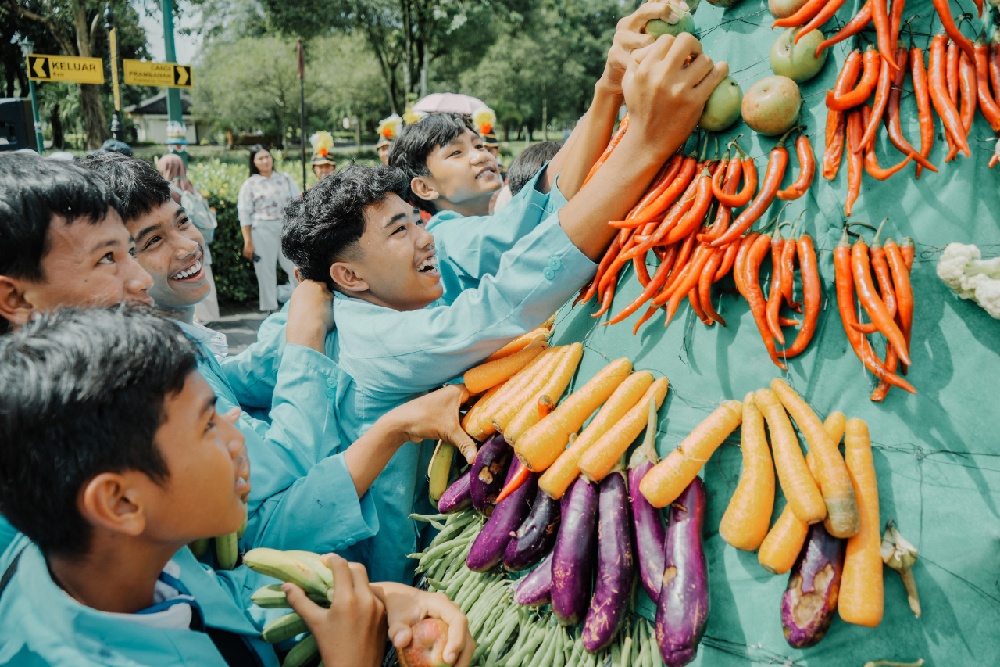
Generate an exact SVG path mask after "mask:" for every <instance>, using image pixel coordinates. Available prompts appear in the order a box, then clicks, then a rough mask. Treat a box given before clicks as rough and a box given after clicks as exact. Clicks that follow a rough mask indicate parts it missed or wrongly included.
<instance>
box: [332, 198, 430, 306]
mask: <svg viewBox="0 0 1000 667" xmlns="http://www.w3.org/2000/svg"><path fill="white" fill-rule="evenodd" d="M358 246H359V247H358V250H357V251H356V257H354V258H352V259H350V260H346V261H343V262H336V263H334V265H333V266H332V267H331V269H330V274H331V276H332V277H333V279H334V281H335V282H338V283H340V284H341V286H342V287H346V288H347V290H346V291H347V293H349V294H350V293H351V292H352V291H356V292H358V296H359V297H360V298H364V299H365V300H367V301H371V302H372V303H377V304H379V305H382V306H386V307H389V308H392V309H393V310H417V309H420V308H423V307H424V306H426V305H428V304H429V303H431V302H433V301H435V300H437V299H438V298H440V296H441V294H442V293H443V292H444V289H443V288H442V287H441V273H440V271H438V268H437V257H436V255H435V253H434V237H433V236H431V235H430V233H429V232H428V231H427V230H426V229H424V226H423V223H422V222H420V216H419V214H418V213H417V212H416V211H414V210H413V207H412V206H410V205H409V204H407V203H406V202H404V201H403V200H402V199H400V198H399V196H397V195H395V194H390V195H388V196H387V197H386V198H385V199H384V200H382V201H381V202H378V203H375V204H371V205H369V206H368V207H367V208H366V209H365V231H364V234H362V236H361V238H360V239H359V240H358ZM338 266H339V267H342V268H344V267H346V269H348V270H349V271H350V273H351V274H352V275H353V276H354V277H355V278H356V282H355V283H354V284H353V285H345V284H344V281H343V280H342V274H341V272H340V271H338Z"/></svg>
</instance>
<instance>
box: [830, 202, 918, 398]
mask: <svg viewBox="0 0 1000 667" xmlns="http://www.w3.org/2000/svg"><path fill="white" fill-rule="evenodd" d="M884 224H885V223H884V222H883V226H884ZM881 232H882V227H879V229H878V231H877V232H876V233H875V238H874V240H873V242H872V245H871V247H869V246H868V245H867V244H866V243H865V241H864V239H863V238H861V237H860V236H859V237H858V240H857V241H856V242H855V243H854V245H853V246H851V244H850V241H849V237H848V230H847V229H845V230H844V234H843V236H842V237H841V240H840V243H839V244H838V245H837V248H836V250H835V251H834V253H833V266H834V277H835V281H836V289H837V306H838V308H839V310H840V319H841V322H842V323H843V325H844V332H845V333H846V334H847V339H848V341H850V343H851V347H852V348H853V349H854V352H855V353H856V354H857V355H858V357H859V358H860V359H861V362H862V363H863V364H864V365H865V368H867V369H868V370H869V371H871V372H872V374H874V375H875V377H877V378H878V379H879V384H878V386H877V387H876V388H875V390H874V391H873V392H872V395H871V400H873V401H876V402H879V401H882V400H883V399H885V396H886V394H887V393H888V391H889V389H890V388H891V387H899V388H900V389H905V390H906V391H908V392H910V393H913V394H915V393H917V390H916V389H914V387H913V385H911V384H910V383H909V382H907V381H906V380H904V379H903V378H901V377H900V376H899V375H897V374H896V370H897V368H898V367H899V364H900V363H902V364H903V372H904V373H905V372H906V370H907V368H908V366H909V365H910V354H909V346H910V334H911V332H912V329H913V289H912V287H911V286H910V271H911V270H912V268H913V260H914V255H915V248H914V246H913V241H912V240H911V239H909V238H905V239H903V242H902V244H901V245H900V244H897V243H896V242H895V241H893V240H892V239H891V238H890V239H887V240H886V242H885V244H884V245H882V244H881V243H880V242H879V237H880V236H881ZM873 271H874V278H873V277H872V272H873ZM855 295H857V300H858V302H859V303H860V304H861V307H862V308H863V310H864V312H865V313H866V314H867V315H868V317H869V318H870V319H871V322H870V323H861V322H859V321H858V315H857V313H858V310H857V306H856V305H855V301H854V298H855ZM876 332H877V333H881V334H882V335H883V336H885V338H886V340H887V341H888V343H887V348H886V357H885V359H884V360H882V359H879V358H878V356H877V355H876V354H875V350H874V348H873V347H872V345H871V342H870V341H869V340H868V338H867V336H866V334H871V333H876Z"/></svg>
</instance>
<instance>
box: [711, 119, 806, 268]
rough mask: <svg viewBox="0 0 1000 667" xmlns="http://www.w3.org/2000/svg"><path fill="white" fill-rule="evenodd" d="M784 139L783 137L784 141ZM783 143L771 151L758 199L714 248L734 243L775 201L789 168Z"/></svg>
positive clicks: (715, 242)
mask: <svg viewBox="0 0 1000 667" xmlns="http://www.w3.org/2000/svg"><path fill="white" fill-rule="evenodd" d="M783 140H784V137H782V141H783ZM782 141H779V142H778V145H777V146H775V147H774V148H772V149H771V157H770V159H769V160H768V162H767V172H766V173H765V174H764V183H763V185H762V186H761V188H760V192H759V193H758V194H757V198H756V199H754V200H753V202H751V203H750V205H749V206H747V207H746V208H745V209H743V212H742V213H740V215H739V217H738V218H736V221H735V222H734V223H733V224H732V226H731V227H730V228H729V229H727V230H726V233H725V234H723V235H722V236H720V237H719V238H717V239H715V240H714V241H712V246H713V247H715V248H718V247H719V246H723V245H726V244H727V243H732V242H733V241H734V240H736V239H737V238H738V237H740V236H742V234H743V232H745V231H746V230H748V229H750V228H751V227H752V226H753V223H755V222H757V220H758V219H760V216H762V215H763V214H764V211H766V210H767V207H768V206H770V205H771V202H773V201H774V198H775V196H776V195H777V194H778V190H779V189H780V188H781V180H782V179H783V178H784V177H785V168H786V167H788V149H787V148H785V147H784V145H783V144H782Z"/></svg>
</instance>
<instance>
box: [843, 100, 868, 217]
mask: <svg viewBox="0 0 1000 667" xmlns="http://www.w3.org/2000/svg"><path fill="white" fill-rule="evenodd" d="M861 127H862V118H861V111H860V110H854V111H850V112H848V114H847V148H848V151H847V200H846V201H845V202H844V215H846V216H847V217H848V218H849V217H851V211H852V210H853V209H854V202H856V201H857V200H858V195H860V194H861V171H862V169H863V168H864V162H865V157H864V154H863V153H859V152H858V151H856V150H854V148H855V146H857V145H858V144H859V143H860V142H861V131H862V130H861Z"/></svg>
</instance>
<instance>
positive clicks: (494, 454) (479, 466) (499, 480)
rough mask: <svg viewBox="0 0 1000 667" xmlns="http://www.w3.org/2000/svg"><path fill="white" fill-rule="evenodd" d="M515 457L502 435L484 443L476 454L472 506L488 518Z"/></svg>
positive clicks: (473, 471) (472, 481) (473, 467)
mask: <svg viewBox="0 0 1000 667" xmlns="http://www.w3.org/2000/svg"><path fill="white" fill-rule="evenodd" d="M513 455H514V450H513V449H511V447H510V445H508V444H507V441H506V440H504V438H503V434H501V433H497V434H496V435H494V436H493V437H491V438H490V439H489V440H487V441H486V442H484V443H483V446H482V447H480V448H479V453H478V454H476V460H475V462H474V463H473V464H472V468H471V471H472V475H471V483H472V484H471V486H472V505H473V506H474V507H475V508H476V509H477V510H479V511H480V512H482V513H483V514H485V515H486V516H489V515H490V513H492V512H493V506H494V505H495V504H496V501H497V496H498V495H499V494H500V491H501V490H502V489H503V482H504V476H505V475H506V473H507V466H508V465H509V464H510V459H511V457H512V456H513Z"/></svg>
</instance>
